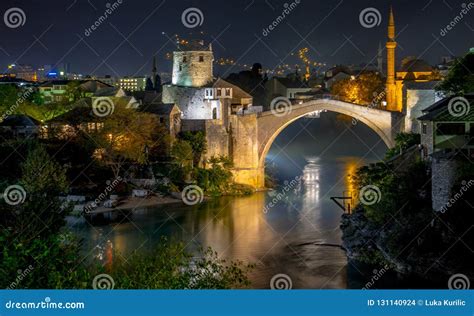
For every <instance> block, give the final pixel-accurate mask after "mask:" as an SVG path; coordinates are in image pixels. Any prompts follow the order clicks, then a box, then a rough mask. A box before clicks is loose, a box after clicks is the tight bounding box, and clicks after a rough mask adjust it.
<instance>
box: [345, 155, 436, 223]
mask: <svg viewBox="0 0 474 316" xmlns="http://www.w3.org/2000/svg"><path fill="white" fill-rule="evenodd" d="M354 182H355V185H356V187H357V188H358V189H359V190H360V189H362V188H363V187H365V186H368V185H371V186H376V187H377V188H378V189H379V190H380V201H379V202H378V203H375V204H373V205H364V206H363V208H364V210H365V214H366V216H367V218H368V219H369V220H370V221H372V222H374V223H377V224H383V223H385V221H387V220H389V219H390V218H391V216H392V215H393V214H394V213H397V212H399V213H400V214H405V212H407V210H408V209H423V208H427V207H428V206H430V205H431V199H430V197H431V194H430V191H429V190H428V188H429V183H430V176H429V174H428V173H427V167H426V166H425V164H424V163H422V162H419V163H416V164H414V165H412V166H411V167H410V168H409V169H408V171H407V172H406V173H397V172H395V171H394V170H392V167H391V166H389V165H385V164H383V163H379V164H375V165H372V166H365V167H362V168H360V169H359V170H358V171H357V172H356V175H355V176H354Z"/></svg>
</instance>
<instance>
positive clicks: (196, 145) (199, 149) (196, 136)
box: [179, 131, 207, 166]
mask: <svg viewBox="0 0 474 316" xmlns="http://www.w3.org/2000/svg"><path fill="white" fill-rule="evenodd" d="M179 138H180V139H182V140H184V141H187V142H188V143H189V144H190V145H191V147H192V149H193V154H194V155H193V163H194V165H196V166H197V165H198V164H199V162H200V161H201V157H202V155H203V154H205V153H206V151H207V142H206V136H205V135H204V132H202V131H198V132H190V131H186V132H182V133H180V135H179Z"/></svg>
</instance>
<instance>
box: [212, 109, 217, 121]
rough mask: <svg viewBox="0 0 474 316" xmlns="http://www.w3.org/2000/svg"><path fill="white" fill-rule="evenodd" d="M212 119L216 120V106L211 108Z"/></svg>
mask: <svg viewBox="0 0 474 316" xmlns="http://www.w3.org/2000/svg"><path fill="white" fill-rule="evenodd" d="M212 119H213V120H217V108H213V109H212Z"/></svg>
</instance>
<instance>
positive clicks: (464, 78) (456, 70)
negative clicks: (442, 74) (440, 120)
mask: <svg viewBox="0 0 474 316" xmlns="http://www.w3.org/2000/svg"><path fill="white" fill-rule="evenodd" d="M437 89H438V91H442V92H444V93H446V94H447V95H451V94H454V95H463V94H466V93H469V92H474V53H469V54H467V55H466V56H464V57H463V58H461V59H459V60H456V61H455V63H454V66H453V67H452V68H451V69H450V71H449V73H448V76H447V77H446V79H445V80H444V81H443V82H442V83H441V84H440V85H439V86H438V88H437Z"/></svg>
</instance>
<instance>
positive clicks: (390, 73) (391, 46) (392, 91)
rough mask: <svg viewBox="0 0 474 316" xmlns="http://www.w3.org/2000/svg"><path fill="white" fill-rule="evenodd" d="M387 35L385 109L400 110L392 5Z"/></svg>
mask: <svg viewBox="0 0 474 316" xmlns="http://www.w3.org/2000/svg"><path fill="white" fill-rule="evenodd" d="M387 35H388V39H387V44H386V47H387V74H386V75H387V82H386V88H387V89H386V90H387V110H390V111H400V110H401V109H399V106H398V104H397V88H396V83H395V49H396V48H397V42H395V18H394V15H393V9H392V7H390V17H389V20H388V32H387Z"/></svg>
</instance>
